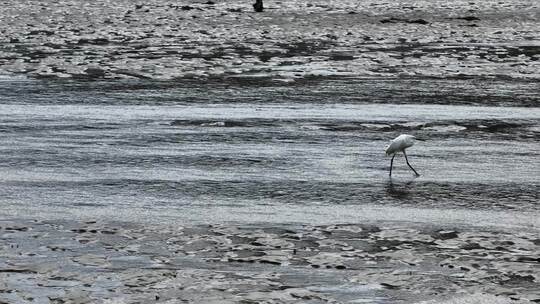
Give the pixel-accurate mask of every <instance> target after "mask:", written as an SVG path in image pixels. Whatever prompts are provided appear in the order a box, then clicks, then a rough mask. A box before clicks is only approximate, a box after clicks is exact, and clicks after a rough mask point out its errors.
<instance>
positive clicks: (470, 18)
mask: <svg viewBox="0 0 540 304" xmlns="http://www.w3.org/2000/svg"><path fill="white" fill-rule="evenodd" d="M454 19H459V20H465V21H478V20H480V18H478V17H475V16H466V17H457V18H454Z"/></svg>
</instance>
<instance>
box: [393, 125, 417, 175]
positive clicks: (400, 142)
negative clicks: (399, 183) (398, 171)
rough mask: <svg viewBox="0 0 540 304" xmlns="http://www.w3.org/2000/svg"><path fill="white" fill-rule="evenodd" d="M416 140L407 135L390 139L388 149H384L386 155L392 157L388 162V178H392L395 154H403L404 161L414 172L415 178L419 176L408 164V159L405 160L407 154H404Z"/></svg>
mask: <svg viewBox="0 0 540 304" xmlns="http://www.w3.org/2000/svg"><path fill="white" fill-rule="evenodd" d="M415 139H417V138H416V137H414V136H412V135H408V134H401V135H400V136H398V137H396V138H394V139H392V141H390V144H389V145H388V147H386V149H385V152H386V155H392V159H391V160H390V176H392V166H393V164H394V157H395V156H396V153H398V152H403V155H405V161H406V162H407V165H408V166H409V168H411V169H412V170H413V171H414V174H416V176H420V174H418V172H416V170H414V168H413V167H412V166H411V164H409V159H407V153H405V149H407V148H409V147H412V145H414V140H415Z"/></svg>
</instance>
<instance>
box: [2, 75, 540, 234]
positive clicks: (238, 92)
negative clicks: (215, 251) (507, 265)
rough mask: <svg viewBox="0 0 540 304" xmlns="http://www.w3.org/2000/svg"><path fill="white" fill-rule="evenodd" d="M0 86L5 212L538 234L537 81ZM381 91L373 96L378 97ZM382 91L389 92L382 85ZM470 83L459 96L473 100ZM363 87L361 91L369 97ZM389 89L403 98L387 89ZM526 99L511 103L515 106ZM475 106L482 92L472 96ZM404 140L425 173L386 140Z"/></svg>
mask: <svg viewBox="0 0 540 304" xmlns="http://www.w3.org/2000/svg"><path fill="white" fill-rule="evenodd" d="M381 81H382V82H384V83H385V86H386V91H381V90H379V89H377V87H376V86H375V84H377V83H379V81H377V80H376V79H371V80H357V81H341V82H339V81H328V82H319V81H313V82H312V83H308V84H307V85H302V86H274V87H273V86H270V85H269V86H263V87H254V86H253V85H241V84H240V85H239V84H234V85H232V84H229V85H228V84H216V83H202V84H196V83H191V84H189V83H188V84H186V83H184V84H182V85H173V84H159V83H153V84H152V83H146V82H117V83H109V82H103V83H92V82H90V83H84V82H82V83H81V82H62V81H59V82H55V81H32V80H4V81H2V82H0V98H1V99H0V102H1V104H0V140H1V141H2V143H3V145H2V147H1V148H0V167H1V168H0V170H1V171H2V175H1V176H0V192H1V193H2V200H3V208H2V211H1V213H2V214H3V216H10V217H11V216H14V217H25V218H26V217H30V218H36V217H44V218H65V217H76V218H93V217H100V218H103V217H105V218H111V219H115V220H126V221H151V222H171V223H172V222H186V223H204V222H240V223H250V222H260V221H270V222H307V223H331V222H335V221H337V222H357V221H370V220H372V221H377V220H388V221H409V222H428V223H430V222H433V223H448V224H455V223H460V224H466V223H468V224H471V223H472V224H477V225H495V226H512V227H514V226H523V227H534V228H538V226H539V224H538V220H537V215H538V208H539V205H538V201H539V193H540V192H539V190H540V183H539V177H540V167H538V166H537V164H536V160H537V159H538V157H539V152H538V150H539V148H540V145H539V143H538V139H539V135H540V109H539V108H538V107H526V106H527V105H529V104H530V103H531V100H533V99H531V98H533V97H532V96H534V88H535V86H534V85H531V84H530V83H529V84H528V83H524V82H508V84H507V85H506V86H507V87H508V88H511V89H509V90H510V91H511V92H512V94H510V95H507V93H505V92H506V91H505V90H504V89H501V90H498V91H497V93H493V95H492V96H488V97H486V96H481V95H480V94H479V93H478V92H477V91H475V89H471V88H472V87H483V88H486V87H489V86H492V87H493V88H495V87H500V88H503V87H504V84H501V83H494V82H492V81H486V82H485V83H484V85H482V86H478V83H477V84H476V85H475V86H473V85H472V82H478V80H475V81H473V80H470V81H466V80H463V81H455V80H451V81H443V80H436V81H435V80H434V81H435V82H437V83H438V84H439V86H440V87H441V88H442V89H441V90H442V91H444V88H452V90H454V91H460V92H461V93H462V95H461V96H453V98H457V99H458V101H456V102H454V101H453V100H448V99H445V98H443V97H436V96H435V95H433V96H429V94H425V92H427V91H429V92H433V90H432V88H431V86H433V82H432V81H428V80H426V81H418V82H416V87H417V88H418V90H416V91H413V90H411V89H410V88H406V85H404V82H406V80H404V81H399V80H398V81H388V80H386V81H385V80H381ZM374 86H375V87H374ZM380 87H382V86H381V85H379V88H380ZM460 88H461V89H460ZM356 92H360V93H359V94H356ZM389 92H390V93H389ZM511 95H512V96H514V100H512V101H511V102H510V99H509V98H510V96H511ZM471 96H473V97H471ZM400 133H409V134H414V135H416V136H417V137H419V138H421V139H424V140H425V141H419V142H417V143H416V145H415V146H414V147H412V148H410V149H409V153H408V155H409V159H410V161H411V163H412V165H413V166H414V167H415V168H416V169H417V171H419V173H420V174H421V175H422V176H421V177H420V178H416V179H415V178H413V174H412V172H411V171H410V170H409V169H408V168H407V166H406V165H405V162H404V159H403V158H402V157H397V158H396V161H395V162H394V164H395V170H394V178H392V179H389V177H388V166H389V158H387V157H385V156H384V153H383V151H384V147H385V146H386V144H387V142H388V141H389V140H390V139H392V138H394V137H395V136H397V135H399V134H400Z"/></svg>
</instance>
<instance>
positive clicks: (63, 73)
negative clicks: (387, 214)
mask: <svg viewBox="0 0 540 304" xmlns="http://www.w3.org/2000/svg"><path fill="white" fill-rule="evenodd" d="M251 5H252V1H244V0H242V1H240V0H228V1H182V2H181V3H180V2H178V1H167V0H152V1H145V2H144V3H143V2H140V3H135V2H133V1H128V0H118V1H113V2H110V1H105V0H98V1H91V2H88V1H83V0H61V1H53V2H50V1H46V2H42V1H7V3H4V4H3V5H2V8H1V9H0V20H2V23H1V24H0V33H1V35H0V74H8V75H17V74H22V75H28V76H31V77H52V78H82V79H102V78H112V79H115V78H143V79H159V80H171V79H192V78H199V79H200V78H202V79H209V78H218V79H222V78H231V77H238V76H240V77H257V78H260V77H263V78H271V79H275V80H280V81H283V80H284V81H294V80H295V79H299V78H304V77H317V76H334V77H392V78H394V77H409V76H413V77H414V76H428V77H456V78H462V77H469V76H483V77H484V76H485V77H498V78H517V79H538V78H539V71H540V68H539V64H538V59H539V56H540V54H539V45H538V43H539V41H538V28H539V26H540V24H539V20H540V18H539V14H540V13H539V12H540V7H539V4H538V1H534V0H503V1H491V0H482V1H464V0H456V1H446V0H430V1H414V2H403V1H380V0H369V1H347V0H343V1H304V2H299V1H292V0H288V1H279V2H277V1H275V2H274V1H268V2H267V3H265V8H266V9H265V11H264V12H263V13H255V12H253V8H252V7H251Z"/></svg>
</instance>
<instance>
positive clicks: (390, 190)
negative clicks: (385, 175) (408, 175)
mask: <svg viewBox="0 0 540 304" xmlns="http://www.w3.org/2000/svg"><path fill="white" fill-rule="evenodd" d="M385 188H386V194H387V195H389V196H391V197H393V198H398V199H405V198H409V197H410V196H411V190H413V189H414V180H409V181H406V182H395V181H393V180H392V179H389V180H388V181H387V182H386V185H385Z"/></svg>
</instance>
